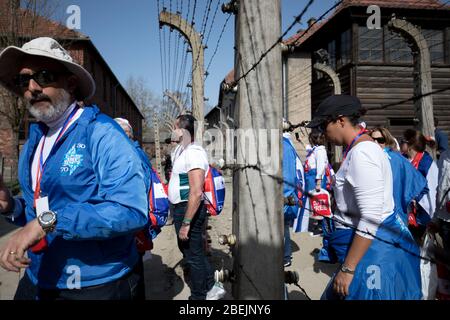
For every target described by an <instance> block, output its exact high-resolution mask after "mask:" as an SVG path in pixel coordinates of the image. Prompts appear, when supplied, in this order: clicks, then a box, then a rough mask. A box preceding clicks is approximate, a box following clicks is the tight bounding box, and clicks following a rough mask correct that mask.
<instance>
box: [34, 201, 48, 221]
mask: <svg viewBox="0 0 450 320" xmlns="http://www.w3.org/2000/svg"><path fill="white" fill-rule="evenodd" d="M49 210H50V209H49V206H48V197H42V198H38V199H36V217H39V216H40V215H41V214H42V213H43V212H45V211H49Z"/></svg>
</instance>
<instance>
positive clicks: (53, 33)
mask: <svg viewBox="0 0 450 320" xmlns="http://www.w3.org/2000/svg"><path fill="white" fill-rule="evenodd" d="M11 10H12V9H11V7H10V6H9V0H0V34H1V33H3V32H8V30H5V28H4V26H8V25H10V23H11V17H12V13H11ZM17 18H18V20H19V21H20V25H19V26H18V28H17V32H18V36H19V37H23V38H37V37H52V38H54V39H56V40H58V41H61V40H62V41H64V40H69V41H71V42H72V43H75V42H77V41H81V42H84V43H86V44H87V45H88V46H90V47H91V48H92V50H93V51H94V52H95V53H96V54H97V55H98V56H99V57H100V58H101V60H102V62H103V63H104V65H105V67H106V69H107V70H108V71H109V72H110V73H111V75H112V78H113V79H114V80H115V82H117V83H119V86H120V87H121V88H122V89H123V91H124V93H125V95H126V96H127V97H128V98H129V99H130V100H131V101H132V103H133V104H134V106H135V108H136V110H137V111H138V113H139V114H140V115H141V117H142V118H143V119H145V115H144V114H143V113H142V111H141V110H139V108H138V107H137V106H136V103H135V102H134V100H133V99H132V98H131V96H130V95H129V93H128V92H127V90H126V89H125V88H124V87H123V86H122V84H121V83H120V81H119V80H118V79H117V77H116V75H115V74H114V72H113V71H112V70H111V68H110V67H109V65H108V63H107V62H106V61H105V60H104V59H103V56H102V55H101V53H100V52H99V51H98V49H97V47H95V45H94V43H92V41H91V40H90V38H89V37H88V36H86V35H84V34H82V33H81V32H78V31H75V30H72V29H69V28H67V27H66V26H64V25H62V24H61V23H59V22H56V21H52V20H50V19H47V18H45V17H43V16H40V15H39V14H38V13H37V12H32V11H30V10H26V9H22V8H19V9H18V16H17ZM79 63H82V62H81V61H79Z"/></svg>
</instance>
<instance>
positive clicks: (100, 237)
mask: <svg viewBox="0 0 450 320" xmlns="http://www.w3.org/2000/svg"><path fill="white" fill-rule="evenodd" d="M0 84H1V85H3V86H4V87H5V88H6V89H8V90H9V91H11V92H13V93H15V94H16V95H18V96H19V97H21V98H23V100H24V101H25V102H26V104H27V106H28V110H29V111H30V113H31V114H32V115H33V116H34V117H35V118H36V119H37V120H38V123H37V124H32V125H31V127H30V134H29V139H28V141H27V142H26V144H25V145H24V146H23V149H22V151H21V154H20V158H19V182H20V185H21V190H22V195H21V196H19V197H12V196H11V194H10V192H9V190H8V189H7V188H6V187H5V186H4V184H3V180H2V179H1V177H0V213H1V214H2V215H3V216H4V217H5V218H6V219H7V220H9V221H10V222H12V223H14V224H16V225H19V226H21V227H22V228H21V229H19V231H18V232H16V233H15V234H13V235H12V236H11V237H10V239H9V240H8V241H7V242H6V244H5V245H4V246H3V247H1V248H0V266H1V267H2V268H4V269H6V270H8V271H12V272H19V271H20V269H26V274H25V276H24V278H23V279H22V281H21V283H22V284H23V283H24V282H25V283H26V284H23V286H25V287H26V286H28V287H30V286H34V287H35V288H36V289H37V294H36V297H35V298H36V299H41V300H60V299H68V300H79V299H134V298H136V285H137V283H138V281H139V278H140V274H139V272H137V271H136V265H137V262H138V254H137V252H136V245H135V242H134V233H135V232H136V231H138V230H140V229H142V228H143V227H144V226H145V225H146V223H147V221H148V218H147V210H148V201H147V199H146V194H147V190H146V188H147V187H146V185H145V183H144V171H143V167H142V165H141V161H140V160H139V157H138V155H137V153H136V151H135V150H134V147H133V146H132V144H131V143H130V142H129V140H128V139H127V137H126V136H125V135H124V133H123V131H122V130H121V128H120V127H119V126H118V125H117V124H116V123H115V122H114V120H112V119H111V118H109V117H108V116H106V115H104V114H102V113H101V112H100V111H99V109H98V108H97V107H96V106H95V105H92V106H83V105H84V103H81V102H83V101H86V100H87V99H89V98H90V97H92V96H93V95H94V93H95V82H94V80H93V79H92V76H91V75H90V74H89V72H87V71H86V70H85V69H84V68H83V67H81V66H80V65H78V64H77V63H75V62H74V61H73V59H72V57H71V56H70V55H69V54H68V53H67V51H66V50H65V49H64V48H63V47H62V46H61V45H60V44H59V43H58V42H56V41H55V40H54V39H51V38H45V37H44V38H37V39H34V40H32V41H30V42H28V43H26V44H24V45H23V47H22V48H18V47H14V46H10V47H7V48H6V49H5V50H3V52H1V53H0ZM25 253H27V255H28V258H27V257H25ZM19 287H21V285H19ZM17 295H18V293H17V294H16V296H17Z"/></svg>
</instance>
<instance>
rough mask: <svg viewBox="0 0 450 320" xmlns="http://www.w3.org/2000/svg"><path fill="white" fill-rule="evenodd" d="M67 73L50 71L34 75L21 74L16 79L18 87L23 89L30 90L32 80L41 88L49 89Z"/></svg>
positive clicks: (42, 71)
mask: <svg viewBox="0 0 450 320" xmlns="http://www.w3.org/2000/svg"><path fill="white" fill-rule="evenodd" d="M64 73H65V72H53V71H48V70H41V71H38V72H36V73H34V74H19V75H17V76H16V78H15V82H16V85H17V86H18V87H20V88H22V89H26V88H28V86H29V84H30V80H31V79H33V80H34V81H36V82H37V84H38V85H39V86H41V87H47V86H49V85H50V84H52V83H55V82H56V80H57V79H58V76H59V75H61V74H64Z"/></svg>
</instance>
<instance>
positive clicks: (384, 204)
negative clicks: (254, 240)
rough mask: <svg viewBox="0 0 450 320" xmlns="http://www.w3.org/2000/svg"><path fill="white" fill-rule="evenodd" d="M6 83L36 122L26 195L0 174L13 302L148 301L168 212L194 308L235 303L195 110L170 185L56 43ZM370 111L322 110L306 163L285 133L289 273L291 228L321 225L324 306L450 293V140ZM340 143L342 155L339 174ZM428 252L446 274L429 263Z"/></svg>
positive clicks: (340, 105)
mask: <svg viewBox="0 0 450 320" xmlns="http://www.w3.org/2000/svg"><path fill="white" fill-rule="evenodd" d="M0 84H2V85H3V86H4V87H5V88H6V89H8V90H9V91H10V92H12V93H14V94H16V95H17V96H19V97H21V98H22V99H23V100H24V102H26V103H27V106H28V110H29V112H30V113H31V115H32V116H33V117H34V118H35V119H36V120H37V121H38V122H37V123H35V124H32V125H31V127H30V131H29V132H30V133H29V137H28V141H27V142H26V144H25V145H24V146H23V149H22V150H21V153H20V159H19V182H20V185H21V194H20V195H15V196H13V195H12V194H11V193H10V191H9V190H8V189H7V188H6V187H5V185H4V183H3V180H2V179H1V178H0V213H1V215H2V216H3V217H4V218H5V219H7V220H8V221H9V222H11V223H14V224H16V225H17V226H19V227H21V228H20V229H19V230H18V231H17V232H15V233H14V234H13V235H12V236H11V237H10V238H9V239H8V240H7V241H6V243H5V244H4V246H3V247H2V248H0V266H1V267H2V268H3V269H5V270H8V271H12V272H20V270H21V269H26V272H25V275H24V276H23V278H22V279H21V280H20V283H19V286H18V289H17V292H16V296H15V299H39V300H65V299H67V300H80V299H127V300H143V299H145V283H144V264H143V257H144V255H145V253H146V251H148V250H151V249H152V247H153V240H154V239H155V237H156V236H157V235H158V233H159V232H160V230H161V227H162V226H163V225H164V224H166V222H167V212H168V211H170V212H171V215H172V219H173V225H174V229H175V232H176V234H177V244H178V248H179V250H180V252H181V253H182V255H183V258H184V261H185V264H186V269H187V270H188V271H187V272H188V274H189V279H190V284H191V286H190V287H191V296H190V299H192V300H205V299H206V300H215V299H219V298H221V297H223V296H224V294H225V291H224V289H223V287H222V286H221V285H220V283H217V282H215V281H214V276H213V270H212V267H211V265H210V263H209V261H208V259H207V256H206V254H205V247H204V240H203V238H204V236H203V234H204V230H205V224H206V221H207V217H208V210H207V208H208V206H211V203H210V202H209V201H208V203H206V202H205V201H206V200H207V198H206V199H205V188H204V186H205V180H206V179H207V177H208V176H209V175H208V173H210V170H211V166H210V164H209V161H208V156H207V153H206V151H205V150H204V148H203V147H202V146H201V145H199V144H197V143H196V142H195V133H194V125H195V121H196V119H195V118H194V117H193V116H192V115H186V114H185V115H180V116H179V117H178V118H177V120H176V122H175V124H174V127H175V129H174V131H173V133H172V137H171V142H173V143H174V147H175V148H174V150H172V153H171V155H170V157H167V158H166V159H165V163H166V169H165V176H166V179H167V180H168V186H167V187H164V185H163V183H161V180H160V177H159V176H158V175H157V174H156V173H155V172H154V170H153V168H152V165H151V162H150V160H149V159H148V157H147V155H146V154H145V152H144V151H143V150H142V148H141V146H140V145H139V142H138V141H134V134H133V128H132V126H131V125H130V123H129V122H128V121H127V120H126V119H123V118H116V119H111V118H110V117H108V116H107V115H105V114H102V113H101V112H100V110H99V109H98V108H97V107H96V106H95V105H84V104H83V103H80V101H86V100H88V99H89V98H90V97H92V96H93V94H94V92H95V89H96V88H95V82H94V80H93V78H92V76H91V75H90V74H89V72H87V71H86V70H85V69H84V68H83V67H82V66H80V65H79V64H77V63H75V62H74V60H73V59H72V57H71V56H70V55H69V54H68V53H67V51H65V50H64V48H63V47H62V46H61V45H60V44H59V43H58V42H56V41H55V40H54V39H51V38H37V39H34V40H31V41H30V42H28V43H26V44H24V45H23V46H22V47H21V48H19V47H8V48H6V49H5V50H3V51H2V52H1V54H0ZM363 115H364V109H363V108H362V106H361V102H360V100H359V99H358V98H357V97H353V96H347V95H336V96H331V97H329V98H327V99H326V100H325V101H323V102H322V103H321V104H320V106H319V107H318V109H317V110H316V113H315V115H314V117H313V119H312V121H311V122H310V123H309V124H308V127H309V128H310V129H311V132H310V135H309V142H310V147H309V148H308V150H307V156H306V158H305V159H304V161H302V159H301V158H300V157H299V156H298V154H297V152H296V149H295V147H294V144H293V141H291V136H290V134H289V133H288V132H285V133H284V135H283V178H284V186H283V197H284V208H283V212H284V225H285V228H284V236H285V247H284V266H285V267H288V266H290V265H291V264H292V250H291V247H290V228H291V227H294V229H295V231H305V230H307V228H308V220H309V217H315V219H316V222H315V225H316V227H318V226H320V227H321V230H322V233H323V247H322V249H321V250H320V253H319V256H318V259H319V260H320V261H325V262H330V263H336V262H338V263H339V264H340V267H339V270H338V271H337V272H336V273H335V274H334V276H333V277H332V279H331V281H330V283H329V285H328V286H327V288H326V290H325V292H324V294H323V297H322V298H323V299H369V300H370V299H405V300H406V299H424V298H428V299H433V298H435V297H437V298H440V299H445V298H449V297H450V293H449V288H448V284H449V277H448V274H449V270H448V266H449V265H450V264H449V260H450V259H449V252H450V251H449V250H450V248H449V241H450V235H449V231H450V205H449V203H450V202H449V200H450V195H449V185H450V152H449V151H448V150H447V148H448V140H446V137H445V134H443V132H442V131H440V132H437V133H436V139H433V138H430V137H425V136H424V135H423V134H422V133H420V132H418V131H416V130H413V129H411V130H406V131H405V132H404V135H403V137H402V139H401V142H400V143H398V142H397V140H396V139H395V138H394V137H393V136H392V135H391V133H390V132H389V131H388V129H386V128H383V127H376V128H373V129H372V130H368V128H367V127H366V125H365V123H364V122H363V121H362V117H363ZM287 127H289V126H287ZM436 140H438V141H436ZM329 144H333V145H336V146H343V147H344V153H343V159H342V161H341V163H340V166H339V170H337V171H336V172H335V171H334V170H333V168H332V166H331V165H330V163H329V160H328V156H327V147H326V146H327V145H329ZM436 146H437V147H436ZM436 151H437V152H438V154H439V158H438V157H436V156H435V153H436ZM435 159H436V160H437V159H439V160H438V162H436V160H435ZM316 195H326V196H328V197H329V199H330V201H329V203H327V206H328V207H329V209H330V211H332V215H329V216H328V215H327V216H326V217H325V218H324V217H323V216H320V215H319V216H317V212H315V211H316V206H315V205H314V204H313V203H314V202H313V201H312V199H314V197H315V196H316ZM330 195H331V197H330ZM331 199H333V200H332V201H331ZM166 202H167V210H166V209H164V204H165V203H166ZM169 204H170V210H169ZM220 210H221V208H220ZM317 221H320V222H317ZM431 242H432V243H433V244H434V245H433V246H430V245H429V244H430V243H431ZM430 248H434V250H431V249H430ZM424 255H425V256H427V257H432V258H433V260H434V262H436V264H435V267H436V269H437V271H436V272H433V270H431V269H430V268H425V267H424V264H425V263H424V260H425V259H423V258H424V257H423V256H424ZM436 279H438V280H436ZM435 283H437V284H438V288H436V286H434V285H433V284H435ZM433 288H434V289H433Z"/></svg>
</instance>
